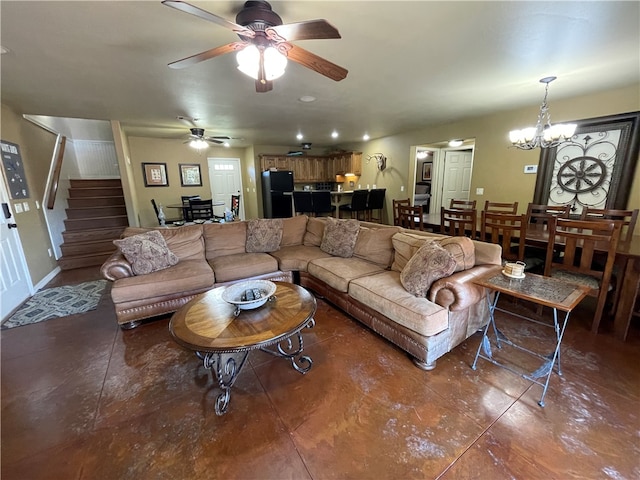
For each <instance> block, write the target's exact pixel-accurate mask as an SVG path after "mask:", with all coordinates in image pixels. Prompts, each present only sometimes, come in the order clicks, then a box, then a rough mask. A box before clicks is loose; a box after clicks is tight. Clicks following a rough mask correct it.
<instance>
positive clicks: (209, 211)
mask: <svg viewBox="0 0 640 480" xmlns="http://www.w3.org/2000/svg"><path fill="white" fill-rule="evenodd" d="M189 211H190V212H191V218H192V221H195V220H211V219H212V218H213V200H211V199H209V200H202V199H198V198H194V199H191V200H189Z"/></svg>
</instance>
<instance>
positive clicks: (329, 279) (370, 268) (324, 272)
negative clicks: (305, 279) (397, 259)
mask: <svg viewBox="0 0 640 480" xmlns="http://www.w3.org/2000/svg"><path fill="white" fill-rule="evenodd" d="M307 271H308V272H309V274H310V275H313V276H314V277H316V278H318V279H320V280H322V281H323V282H324V283H326V284H327V285H329V286H330V287H333V288H335V289H336V290H338V291H340V292H346V291H347V290H348V289H349V282H350V281H351V280H353V279H354V278H358V277H362V276H366V275H372V274H374V273H379V272H381V271H383V269H382V268H380V267H379V266H378V265H375V264H373V263H371V262H367V261H366V260H362V259H360V258H355V257H352V258H341V257H326V258H318V259H316V260H313V261H311V262H309V265H308V267H307Z"/></svg>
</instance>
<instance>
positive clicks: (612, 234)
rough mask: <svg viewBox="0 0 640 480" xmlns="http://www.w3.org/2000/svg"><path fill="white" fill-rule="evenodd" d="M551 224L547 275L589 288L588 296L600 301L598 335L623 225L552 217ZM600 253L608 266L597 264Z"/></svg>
mask: <svg viewBox="0 0 640 480" xmlns="http://www.w3.org/2000/svg"><path fill="white" fill-rule="evenodd" d="M548 225H549V243H548V244H547V258H546V261H545V267H544V274H545V276H547V277H549V276H550V277H555V278H559V279H562V280H566V281H568V282H570V283H577V284H580V285H585V286H587V287H588V288H589V292H588V294H589V295H590V296H592V297H595V298H596V299H597V304H596V311H595V314H594V316H593V321H592V323H591V332H592V333H598V327H599V326H600V320H601V319H602V312H603V311H604V307H605V303H606V301H607V295H608V293H609V291H610V290H611V289H612V283H611V274H612V272H613V264H614V261H615V257H616V249H617V248H618V241H619V239H620V230H621V226H622V222H620V221H619V220H597V221H594V220H572V219H567V218H555V217H552V218H551V219H550V220H549V224H548ZM556 245H559V246H562V247H563V254H562V255H561V256H560V257H556V256H555V255H554V252H555V247H556ZM596 254H599V255H602V256H603V257H604V260H605V263H604V266H602V267H601V266H600V264H599V262H594V261H593V260H594V256H595V255H596Z"/></svg>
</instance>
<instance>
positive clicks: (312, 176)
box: [260, 152, 362, 183]
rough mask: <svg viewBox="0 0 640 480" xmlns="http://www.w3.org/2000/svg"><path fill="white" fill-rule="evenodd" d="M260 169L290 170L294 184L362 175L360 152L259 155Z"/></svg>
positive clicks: (330, 180) (331, 180)
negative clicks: (316, 154) (318, 154)
mask: <svg viewBox="0 0 640 480" xmlns="http://www.w3.org/2000/svg"><path fill="white" fill-rule="evenodd" d="M260 168H261V170H262V171H265V170H271V169H276V170H292V171H293V178H294V181H295V182H296V183H313V182H333V181H335V178H336V175H344V174H345V173H353V174H354V175H357V176H360V175H361V174H362V152H340V153H335V154H331V155H324V156H288V155H266V154H264V155H260Z"/></svg>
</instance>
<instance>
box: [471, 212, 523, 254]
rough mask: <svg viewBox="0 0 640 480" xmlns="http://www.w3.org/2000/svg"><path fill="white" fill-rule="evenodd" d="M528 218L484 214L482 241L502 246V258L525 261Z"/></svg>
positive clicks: (481, 227)
mask: <svg viewBox="0 0 640 480" xmlns="http://www.w3.org/2000/svg"><path fill="white" fill-rule="evenodd" d="M526 236H527V216H526V215H525V214H524V213H523V214H522V215H513V214H508V213H491V212H487V211H483V212H482V222H481V224H480V239H481V240H482V241H483V242H490V243H496V244H498V245H500V246H502V258H504V259H505V260H510V261H516V260H520V261H524V251H525V242H526Z"/></svg>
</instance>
